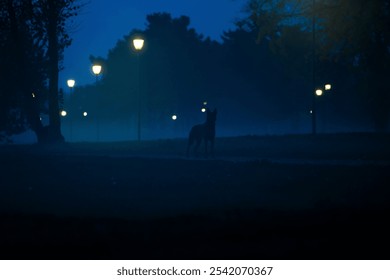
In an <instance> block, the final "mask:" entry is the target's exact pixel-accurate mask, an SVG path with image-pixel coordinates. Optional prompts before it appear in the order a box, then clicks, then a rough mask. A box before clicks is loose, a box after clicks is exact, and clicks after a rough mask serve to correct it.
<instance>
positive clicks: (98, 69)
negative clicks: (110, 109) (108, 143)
mask: <svg viewBox="0 0 390 280" xmlns="http://www.w3.org/2000/svg"><path fill="white" fill-rule="evenodd" d="M92 72H93V74H95V76H96V91H98V81H99V75H100V73H101V72H102V66H101V65H99V64H95V65H93V66H92ZM98 105H99V96H97V103H96V106H97V107H98V108H97V110H96V111H99V109H100V108H99V107H100V106H98ZM96 138H97V142H99V140H100V116H99V114H96Z"/></svg>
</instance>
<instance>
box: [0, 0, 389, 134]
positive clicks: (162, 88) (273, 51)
mask: <svg viewBox="0 0 390 280" xmlns="http://www.w3.org/2000/svg"><path fill="white" fill-rule="evenodd" d="M317 2H321V3H317V4H316V6H313V3H314V2H313V1H307V0H296V1H287V0H279V1H275V0H250V1H248V3H247V4H248V5H247V15H248V16H247V18H244V19H242V20H240V21H238V22H237V28H236V29H235V30H229V31H226V32H224V33H223V35H222V37H221V41H220V42H217V41H213V40H211V39H209V38H204V37H203V36H202V35H201V34H198V33H197V32H196V30H194V29H192V28H190V19H189V18H188V17H187V16H181V17H178V18H172V17H171V16H170V14H168V13H156V14H151V15H148V16H147V19H146V27H145V29H144V30H132V31H131V32H130V33H129V34H128V35H126V36H124V37H123V38H122V39H120V40H119V41H118V42H117V44H116V45H115V46H114V47H113V48H112V49H111V50H110V51H109V53H108V54H107V57H104V58H102V57H94V56H91V63H99V64H101V65H102V67H103V73H102V75H101V76H100V77H99V80H98V81H97V83H96V84H94V85H89V86H85V87H78V88H76V89H75V91H74V94H72V95H71V96H70V99H69V97H68V100H65V104H64V106H68V107H69V108H66V109H67V111H68V112H69V115H74V116H78V117H77V118H75V119H74V121H76V122H77V120H81V119H82V112H84V111H87V112H88V116H91V119H92V118H93V117H94V116H95V120H96V118H99V119H100V121H102V120H104V122H106V123H108V125H110V122H113V123H114V122H126V123H128V126H129V127H135V125H136V119H137V112H138V108H139V107H138V90H139V92H140V96H141V100H140V101H141V102H140V108H141V116H142V126H143V129H144V131H145V133H146V134H147V132H148V131H149V132H150V131H153V132H155V133H157V134H158V135H161V137H164V134H161V133H160V131H165V130H167V129H172V128H173V124H172V119H171V116H172V115H173V114H176V115H177V116H178V119H177V121H176V122H175V124H174V126H175V127H176V128H175V129H179V131H181V129H183V130H186V129H188V128H189V127H190V126H191V125H193V124H194V122H197V121H203V116H202V114H201V113H200V108H201V107H202V106H203V102H204V101H207V103H208V106H210V107H211V108H214V107H217V108H218V109H219V112H220V114H219V120H218V131H219V132H221V133H222V134H232V133H234V134H248V133H308V132H310V129H311V128H310V124H311V115H310V110H311V109H312V97H313V95H314V90H315V88H323V86H324V85H325V83H331V84H332V90H331V91H330V92H326V93H324V95H323V96H321V97H318V99H317V111H318V114H317V115H318V123H319V132H333V131H342V130H348V131H351V130H363V129H364V130H367V129H370V130H376V131H384V130H386V129H387V128H388V121H389V110H390V104H389V85H388V83H387V82H386V77H388V76H389V74H390V73H389V63H388V62H389V40H390V39H389V38H390V32H389V30H388V28H386V26H387V27H388V26H390V24H389V19H390V16H389V14H390V13H389V10H390V7H389V1H387V0H375V1H370V3H367V2H366V1H352V0H343V1H330V0H329V1H317ZM347 15H349V16H347ZM313 19H314V21H313ZM313 26H315V37H314V36H313ZM136 35H142V36H143V37H144V39H145V47H144V49H143V50H142V52H141V53H140V54H137V53H135V51H133V50H132V48H131V41H132V39H133V38H134V36H136ZM313 60H314V62H315V63H314V64H313ZM33 61H34V60H29V62H31V63H33ZM38 61H39V60H38ZM313 65H315V67H314V71H315V78H314V79H313ZM32 67H34V68H36V69H39V68H38V66H32ZM34 73H39V72H37V71H35V72H34ZM29 78H31V77H29ZM42 79H45V77H44V76H43V77H35V78H34V80H35V81H42ZM313 80H314V81H313ZM6 84H7V86H8V87H9V86H11V85H12V84H11V85H10V83H6ZM45 89H46V87H43V89H42V91H43V92H44V90H45ZM30 94H31V93H30ZM2 96H3V95H2ZM2 99H3V97H2ZM70 105H72V106H70ZM1 106H8V105H4V104H3V103H2V105H1ZM43 107H44V106H43ZM4 112H6V110H4V111H3V110H2V114H3V116H2V122H1V123H2V125H3V126H2V128H4V127H5V126H4V124H5V123H7V122H5V121H4V120H5V115H4V114H5V113H4ZM8 115H10V114H8ZM97 116H98V117H97ZM8 117H9V116H8ZM78 118H79V119H78ZM8 123H9V122H8ZM11 123H12V122H11ZM166 135H167V134H166ZM183 136H184V135H183Z"/></svg>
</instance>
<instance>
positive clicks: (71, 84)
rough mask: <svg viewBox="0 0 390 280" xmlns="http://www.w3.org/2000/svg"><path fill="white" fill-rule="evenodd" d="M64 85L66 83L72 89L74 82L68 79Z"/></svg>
mask: <svg viewBox="0 0 390 280" xmlns="http://www.w3.org/2000/svg"><path fill="white" fill-rule="evenodd" d="M66 83H67V85H68V87H70V88H73V87H74V86H75V84H76V81H75V80H73V79H69V80H67V81H66Z"/></svg>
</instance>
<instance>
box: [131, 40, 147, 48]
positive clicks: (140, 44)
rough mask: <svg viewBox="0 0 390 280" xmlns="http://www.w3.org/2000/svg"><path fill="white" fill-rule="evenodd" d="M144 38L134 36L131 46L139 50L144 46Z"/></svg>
mask: <svg viewBox="0 0 390 280" xmlns="http://www.w3.org/2000/svg"><path fill="white" fill-rule="evenodd" d="M144 42H145V41H144V39H142V38H135V39H133V46H134V48H135V50H137V51H140V50H142V48H143V47H144Z"/></svg>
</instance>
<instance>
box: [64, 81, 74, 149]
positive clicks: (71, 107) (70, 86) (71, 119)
mask: <svg viewBox="0 0 390 280" xmlns="http://www.w3.org/2000/svg"><path fill="white" fill-rule="evenodd" d="M66 83H67V85H68V87H69V107H70V108H69V109H70V111H71V116H70V119H69V121H70V140H71V141H72V140H73V115H74V112H72V110H73V103H72V94H73V88H74V86H75V84H76V81H75V80H73V79H69V80H67V81H66ZM73 111H74V110H73Z"/></svg>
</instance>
